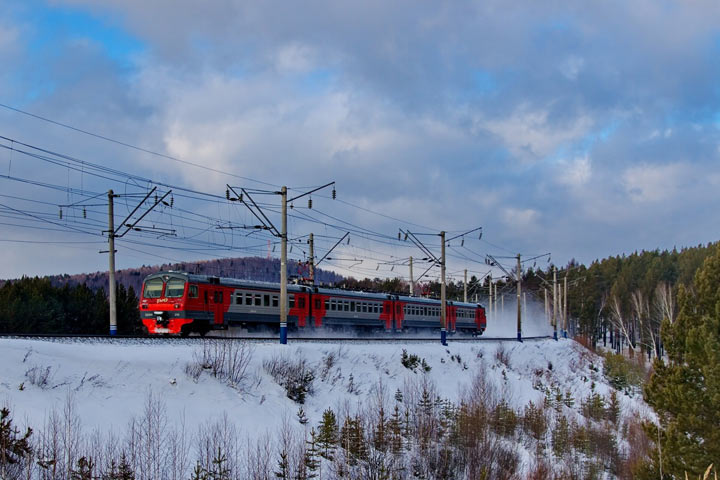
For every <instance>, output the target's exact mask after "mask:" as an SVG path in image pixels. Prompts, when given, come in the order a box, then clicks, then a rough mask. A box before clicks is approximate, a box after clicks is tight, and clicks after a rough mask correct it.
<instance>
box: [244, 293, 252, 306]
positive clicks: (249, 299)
mask: <svg viewBox="0 0 720 480" xmlns="http://www.w3.org/2000/svg"><path fill="white" fill-rule="evenodd" d="M245 305H252V293H246V294H245Z"/></svg>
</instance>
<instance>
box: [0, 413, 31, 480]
mask: <svg viewBox="0 0 720 480" xmlns="http://www.w3.org/2000/svg"><path fill="white" fill-rule="evenodd" d="M31 435H32V429H30V428H28V429H27V430H26V431H25V434H23V435H20V430H18V429H17V428H16V427H14V426H13V424H12V417H10V410H9V409H7V408H3V409H1V410H0V478H11V474H15V473H19V472H20V471H21V467H22V464H21V462H22V460H23V458H25V457H27V456H28V455H30V454H31V453H32V446H31V444H30V436H31Z"/></svg>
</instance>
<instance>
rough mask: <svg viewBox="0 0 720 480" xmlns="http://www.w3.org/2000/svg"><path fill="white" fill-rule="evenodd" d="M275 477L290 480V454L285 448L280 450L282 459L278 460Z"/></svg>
mask: <svg viewBox="0 0 720 480" xmlns="http://www.w3.org/2000/svg"><path fill="white" fill-rule="evenodd" d="M275 478H279V479H281V480H290V465H289V463H288V454H287V451H285V450H283V451H282V452H280V460H279V461H278V466H277V470H276V471H275Z"/></svg>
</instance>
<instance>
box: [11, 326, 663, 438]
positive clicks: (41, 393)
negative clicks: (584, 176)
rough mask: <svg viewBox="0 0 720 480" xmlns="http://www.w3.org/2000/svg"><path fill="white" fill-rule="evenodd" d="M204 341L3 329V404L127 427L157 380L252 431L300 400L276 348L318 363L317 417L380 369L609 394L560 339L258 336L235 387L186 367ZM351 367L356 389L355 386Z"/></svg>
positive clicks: (512, 397) (291, 410) (411, 381)
mask: <svg viewBox="0 0 720 480" xmlns="http://www.w3.org/2000/svg"><path fill="white" fill-rule="evenodd" d="M199 345H200V342H191V341H177V342H161V343H159V344H149V343H148V342H143V341H131V342H127V341H113V342H109V341H95V342H88V341H72V340H68V341H43V340H17V339H1V340H0V365H1V366H2V368H1V369H0V404H4V405H8V406H10V407H11V409H12V413H13V417H14V418H15V421H16V423H19V424H21V425H22V424H25V423H26V424H28V425H30V426H41V425H42V423H43V421H44V419H45V418H46V415H48V413H49V412H50V411H51V410H52V409H54V408H55V409H57V410H62V406H63V404H64V403H65V402H66V400H67V398H68V396H69V395H70V396H72V398H73V401H74V403H75V405H76V408H77V411H78V412H80V413H81V416H82V423H83V428H84V429H88V430H93V429H95V428H97V429H100V430H102V431H106V430H109V429H111V428H112V429H113V430H115V431H121V430H122V429H123V428H124V427H125V426H126V425H127V422H128V420H129V419H130V418H131V417H133V416H137V415H140V414H141V413H142V410H143V406H144V404H145V402H146V399H147V397H148V393H149V392H152V393H153V394H155V395H158V396H159V397H160V398H161V399H162V400H163V402H164V404H165V405H166V408H167V414H168V418H169V419H170V420H171V421H172V420H173V419H180V418H182V417H184V418H185V424H186V428H189V429H191V430H194V429H195V428H196V427H197V426H198V425H200V424H203V423H206V422H208V421H210V420H217V419H219V418H221V417H222V416H223V415H224V414H227V416H228V417H229V418H231V419H232V420H233V421H234V422H235V423H236V425H238V426H239V427H240V428H241V429H242V430H244V431H245V432H248V433H255V434H260V433H262V432H263V431H269V432H273V431H275V430H276V429H277V428H278V427H279V426H280V424H281V423H282V421H283V418H293V419H295V418H296V413H297V411H298V404H297V403H294V402H293V401H292V400H290V399H289V398H287V396H286V395H285V391H284V390H283V389H282V388H281V387H280V386H279V385H277V384H276V383H275V382H274V380H273V379H272V377H271V376H270V375H269V374H267V373H266V372H265V370H264V369H263V362H264V361H266V360H270V359H273V358H280V357H284V358H289V359H298V358H305V359H306V360H307V362H308V364H309V365H311V366H313V367H315V368H316V379H315V381H314V393H313V394H312V395H310V396H309V397H308V399H307V401H306V403H305V405H304V410H305V412H306V413H307V416H308V417H309V418H310V421H311V424H317V422H318V421H319V420H320V417H321V415H322V412H323V410H324V409H326V408H328V407H331V408H334V409H336V411H338V409H339V408H340V407H341V406H342V405H346V406H347V405H349V406H350V407H357V406H361V405H369V404H371V401H370V399H371V397H372V396H373V395H375V391H376V387H377V385H378V382H379V381H382V384H383V386H384V391H385V392H386V395H387V400H388V402H390V401H393V398H392V397H393V395H394V393H395V392H396V390H398V389H399V390H401V391H407V390H408V388H412V387H413V385H418V382H419V381H420V379H422V378H423V377H425V378H427V380H429V381H430V382H431V383H434V385H435V386H436V389H437V394H438V395H439V396H441V397H443V398H447V399H449V400H451V401H457V400H458V398H459V396H460V395H461V393H462V391H463V389H465V388H466V387H467V386H469V385H470V383H471V382H472V381H473V378H474V376H475V375H476V374H477V373H478V372H486V373H487V379H488V380H489V381H490V382H491V383H492V384H493V385H495V387H496V391H497V394H499V395H501V397H502V398H504V399H505V400H506V401H508V403H510V404H511V405H512V406H514V407H516V408H520V409H521V408H522V407H523V406H524V405H526V404H527V403H528V402H529V401H531V400H532V401H534V402H536V404H537V403H540V402H542V401H543V399H544V397H545V394H544V392H543V388H545V387H550V386H552V385H554V386H557V387H558V388H560V389H561V390H562V391H563V392H565V391H570V392H571V393H572V395H573V396H574V398H575V399H576V404H577V405H579V404H580V400H582V399H583V398H585V397H587V396H588V395H589V394H590V393H591V388H594V389H595V391H596V392H598V393H600V394H603V395H608V394H609V392H610V390H611V387H610V386H609V385H608V384H607V383H606V381H605V380H604V378H603V375H602V359H601V358H600V357H597V356H595V355H593V354H591V353H589V352H588V351H586V350H584V349H583V348H582V347H581V346H580V345H578V344H577V343H575V342H573V341H571V340H564V339H561V340H560V341H557V342H555V341H552V340H540V341H527V342H525V343H522V344H520V343H517V342H503V343H501V342H483V343H454V344H453V343H452V342H450V345H449V346H448V347H443V346H441V345H440V344H439V342H437V343H420V344H414V343H413V344H407V345H403V344H402V343H394V344H379V343H352V344H342V345H333V344H330V343H291V344H289V345H286V346H282V345H279V344H271V343H258V344H251V345H252V346H251V348H252V358H251V360H250V363H249V368H248V370H247V376H246V379H245V381H244V382H243V385H241V386H239V387H236V388H232V387H230V386H229V385H227V384H226V383H224V382H222V381H220V380H218V379H216V378H214V377H212V376H210V375H209V374H207V373H203V374H202V375H201V376H200V377H199V378H198V379H197V381H195V380H193V379H192V378H191V377H189V376H188V375H187V374H186V373H185V368H186V365H187V364H188V363H192V361H193V357H194V355H197V352H198V350H199V348H200V346H199ZM403 349H406V350H407V352H408V353H409V354H415V355H418V356H419V357H421V358H424V359H425V360H426V362H427V364H428V365H429V366H430V367H431V370H430V371H429V372H424V371H423V370H422V369H416V370H415V371H411V370H408V369H407V368H405V367H404V366H403V365H402V364H401V362H400V359H401V355H402V351H403ZM498 349H500V350H501V352H503V351H504V354H505V357H506V360H505V361H501V360H499V359H498V356H499V355H498V354H497V353H498ZM329 356H334V357H335V358H336V362H335V365H334V366H333V367H332V369H331V371H330V372H329V373H328V375H326V376H325V380H322V379H321V375H320V371H321V365H322V364H323V363H324V362H325V361H326V360H327V358H328V357H329ZM458 358H459V361H458ZM48 369H49V374H48V375H47V382H46V384H45V385H33V384H32V383H33V382H32V378H33V376H34V377H35V383H42V382H40V381H38V375H41V374H44V372H48ZM351 375H352V379H353V380H352V382H353V385H354V387H355V388H354V389H351V388H349V385H350V376H351ZM41 376H42V375H41ZM591 385H593V386H594V387H591ZM349 390H353V391H349ZM620 399H621V406H622V414H623V416H625V417H628V416H646V417H650V416H651V415H652V413H651V411H650V409H649V408H648V407H647V406H646V405H645V404H644V403H643V402H642V399H641V398H640V396H639V395H637V394H636V395H634V396H632V397H631V396H627V395H622V394H621V395H620Z"/></svg>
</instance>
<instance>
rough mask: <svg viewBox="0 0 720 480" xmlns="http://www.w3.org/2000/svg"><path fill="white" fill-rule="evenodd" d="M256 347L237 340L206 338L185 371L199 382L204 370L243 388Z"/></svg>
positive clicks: (231, 384) (232, 385) (235, 386)
mask: <svg viewBox="0 0 720 480" xmlns="http://www.w3.org/2000/svg"><path fill="white" fill-rule="evenodd" d="M254 351H255V350H254V347H253V346H252V345H250V344H248V343H247V342H238V341H236V340H223V341H217V340H205V341H204V342H203V344H202V347H200V348H199V349H198V350H196V351H195V352H194V353H193V360H192V361H191V362H190V363H188V364H187V365H185V373H186V374H187V375H188V376H189V377H190V378H192V379H193V381H195V382H197V381H198V379H199V378H200V376H201V375H202V372H203V371H207V372H208V373H210V375H212V376H213V377H215V378H217V379H219V380H222V381H224V382H227V383H228V384H229V385H230V386H231V387H233V388H243V387H244V386H245V383H246V382H247V380H248V379H249V374H248V367H249V366H250V362H251V360H252V356H253V353H254Z"/></svg>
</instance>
